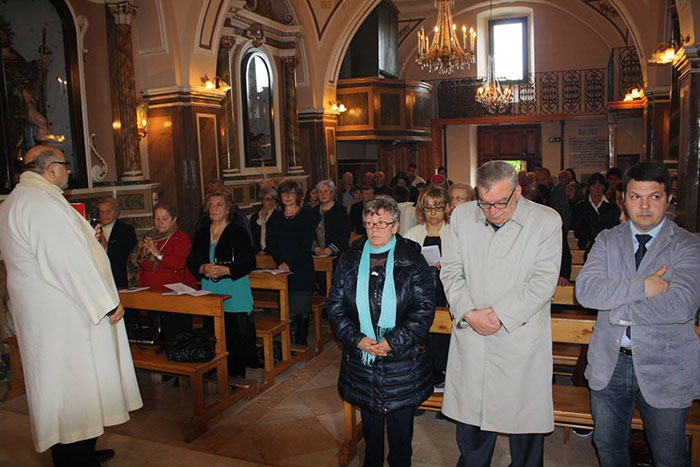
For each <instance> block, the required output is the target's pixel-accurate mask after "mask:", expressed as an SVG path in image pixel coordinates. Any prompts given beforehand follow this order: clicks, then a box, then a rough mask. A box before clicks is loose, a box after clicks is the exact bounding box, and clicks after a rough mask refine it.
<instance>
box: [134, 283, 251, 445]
mask: <svg viewBox="0 0 700 467" xmlns="http://www.w3.org/2000/svg"><path fill="white" fill-rule="evenodd" d="M162 292H163V291H161V290H145V291H142V292H134V293H121V294H120V299H121V302H122V304H123V305H124V307H126V308H134V309H140V310H150V311H164V312H168V313H184V314H190V315H196V316H210V317H212V318H213V320H214V335H215V336H216V355H215V356H214V358H213V359H212V360H211V361H209V362H201V363H185V362H174V361H172V360H168V358H167V357H166V356H165V353H161V354H156V350H157V348H158V346H156V345H153V346H144V345H137V344H132V345H131V356H132V359H133V361H134V367H136V368H137V369H140V370H146V371H153V372H156V373H163V374H168V375H174V376H182V377H187V378H190V381H191V387H192V404H193V414H192V418H191V420H190V430H189V432H188V433H187V435H186V437H185V441H186V442H188V443H189V442H192V441H193V440H194V439H196V438H197V437H198V436H199V435H201V434H202V433H204V432H205V431H206V429H207V421H209V420H210V419H212V418H214V417H215V416H217V415H218V414H219V413H221V412H222V411H224V410H225V409H226V408H228V407H229V406H231V404H234V403H235V402H237V401H239V400H241V399H242V398H244V397H247V398H248V399H252V398H253V397H254V396H255V394H256V393H257V388H256V385H255V383H253V384H252V385H249V386H247V387H240V388H239V389H238V390H237V391H235V392H233V393H232V392H231V390H230V388H229V379H228V366H227V362H226V357H227V356H228V352H227V351H226V333H225V329H224V306H223V302H224V300H225V299H227V298H228V297H229V296H228V295H213V294H212V295H203V296H200V297H191V296H188V295H177V296H171V295H163V294H162ZM210 370H216V379H217V387H218V400H217V401H216V402H214V403H212V404H210V405H206V400H205V399H206V397H205V389H206V388H205V384H206V383H205V381H204V380H203V376H204V374H205V373H207V372H208V371H210Z"/></svg>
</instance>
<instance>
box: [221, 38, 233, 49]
mask: <svg viewBox="0 0 700 467" xmlns="http://www.w3.org/2000/svg"><path fill="white" fill-rule="evenodd" d="M235 43H236V38H235V37H233V36H221V40H220V41H219V49H221V50H231V49H232V48H233V45H234V44H235Z"/></svg>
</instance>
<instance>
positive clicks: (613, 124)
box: [608, 112, 617, 167]
mask: <svg viewBox="0 0 700 467" xmlns="http://www.w3.org/2000/svg"><path fill="white" fill-rule="evenodd" d="M615 165H617V115H615V114H614V113H612V112H610V113H609V114H608V167H615Z"/></svg>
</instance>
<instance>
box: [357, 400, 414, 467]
mask: <svg viewBox="0 0 700 467" xmlns="http://www.w3.org/2000/svg"><path fill="white" fill-rule="evenodd" d="M413 411H414V408H413V407H405V408H403V409H399V410H395V411H393V412H389V413H388V414H385V415H383V414H377V413H374V412H370V411H369V410H367V409H361V410H360V414H361V415H362V434H363V436H364V437H365V445H366V446H365V462H364V464H363V465H364V466H366V467H374V466H377V467H381V466H382V465H384V424H385V421H386V433H387V437H388V438H389V457H388V458H387V460H388V461H389V465H391V466H395V467H406V466H409V465H411V456H412V455H413V449H412V448H411V441H412V440H413Z"/></svg>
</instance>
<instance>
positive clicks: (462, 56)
mask: <svg viewBox="0 0 700 467" xmlns="http://www.w3.org/2000/svg"><path fill="white" fill-rule="evenodd" d="M438 2H439V3H438V16H437V23H436V24H435V27H434V28H433V31H434V32H435V34H434V35H433V40H432V41H430V40H429V39H428V36H427V35H426V34H425V30H424V29H423V27H422V26H421V28H420V31H418V57H417V58H416V63H417V64H418V65H420V68H421V70H424V71H426V70H427V71H429V72H430V73H435V72H437V73H439V74H441V75H449V74H452V73H453V72H454V71H455V70H463V69H464V67H465V66H466V67H467V69H469V68H471V65H472V63H474V62H475V59H476V53H475V50H476V49H475V45H476V31H474V28H469V32H468V33H467V27H466V26H462V44H461V45H460V41H459V39H458V38H457V26H456V25H455V23H454V21H452V9H451V5H452V4H453V3H454V0H438ZM467 36H468V38H469V42H467ZM467 45H468V46H469V48H467Z"/></svg>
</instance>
